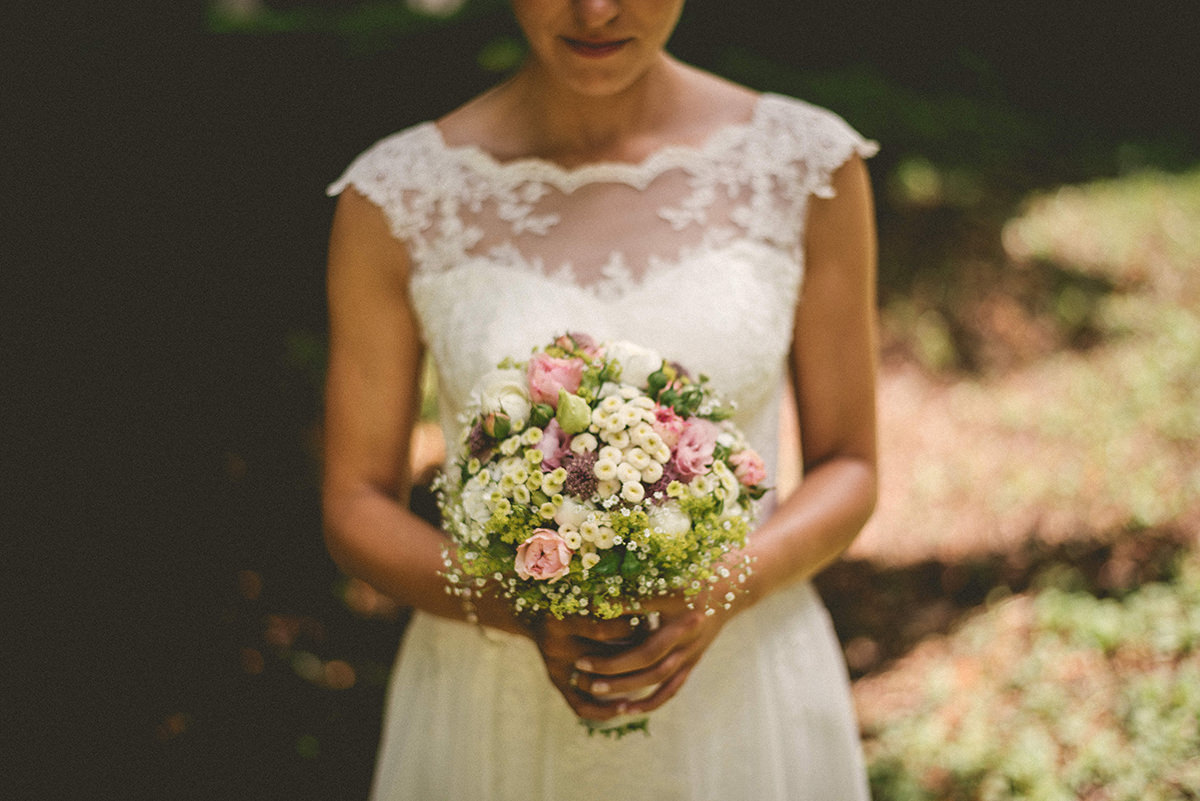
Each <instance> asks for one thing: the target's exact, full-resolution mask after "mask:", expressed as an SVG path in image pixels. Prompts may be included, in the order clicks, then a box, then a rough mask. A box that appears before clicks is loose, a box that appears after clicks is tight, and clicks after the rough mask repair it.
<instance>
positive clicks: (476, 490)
mask: <svg viewBox="0 0 1200 801" xmlns="http://www.w3.org/2000/svg"><path fill="white" fill-rule="evenodd" d="M486 497H487V494H486V491H485V489H484V488H483V487H482V486H480V485H479V484H477V483H476V482H474V481H468V482H467V485H466V486H465V487H463V492H462V506H463V511H464V512H466V513H467V517H469V518H471V519H472V520H474V521H475V522H476V523H480V524H482V523H486V522H487V521H488V520H489V519H490V518H491V516H492V513H491V510H490V509H488V505H487V500H486Z"/></svg>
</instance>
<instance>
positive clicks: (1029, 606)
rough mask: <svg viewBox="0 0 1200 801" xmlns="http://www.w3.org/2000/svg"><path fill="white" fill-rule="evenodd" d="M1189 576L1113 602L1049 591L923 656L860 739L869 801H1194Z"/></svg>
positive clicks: (1197, 687)
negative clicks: (897, 700)
mask: <svg viewBox="0 0 1200 801" xmlns="http://www.w3.org/2000/svg"><path fill="white" fill-rule="evenodd" d="M1198 609H1200V562H1197V560H1196V558H1195V556H1194V555H1193V556H1190V557H1188V558H1186V559H1185V560H1183V561H1182V562H1181V563H1180V566H1179V569H1178V571H1177V573H1176V575H1175V576H1174V577H1173V578H1172V579H1171V580H1170V581H1168V582H1161V583H1152V584H1148V585H1145V586H1143V587H1141V588H1140V589H1138V590H1135V591H1134V592H1132V593H1130V594H1129V595H1127V596H1125V597H1123V598H1121V599H1115V598H1096V597H1093V596H1092V595H1089V594H1087V593H1083V592H1079V591H1069V590H1061V589H1057V588H1054V587H1049V588H1046V589H1044V590H1043V591H1041V592H1040V593H1038V594H1036V595H1034V596H1033V597H1032V598H1030V597H1021V598H1017V599H1014V600H1010V601H1006V602H1003V603H1001V604H999V605H997V606H996V607H994V608H992V609H990V610H989V611H987V612H986V613H984V614H983V615H981V616H979V617H978V618H976V619H975V620H973V621H972V622H971V623H970V624H968V625H967V626H964V627H963V628H962V629H961V630H960V631H959V632H957V633H956V634H955V635H954V637H953V639H952V640H951V641H950V642H949V643H947V644H946V646H945V648H944V650H940V651H939V652H938V653H937V655H936V661H935V663H934V666H933V667H932V668H931V669H930V670H929V671H928V673H927V675H926V676H925V679H924V681H923V682H922V683H921V686H920V687H919V688H918V689H917V692H916V693H915V699H916V700H914V701H913V702H911V703H910V704H908V705H907V706H906V708H905V709H904V710H903V711H902V712H901V713H899V714H896V715H894V716H892V717H888V718H885V719H882V720H876V721H875V723H874V727H873V730H872V731H869V732H868V735H867V747H868V753H869V756H870V775H871V782H872V788H873V791H874V794H875V797H876V798H878V799H880V801H956V800H958V799H961V800H962V801H966V799H979V800H980V801H1001V800H1002V799H1003V800H1004V801H1009V800H1012V801H1016V799H1029V800H1030V801H1032V800H1033V799H1038V801H1053V800H1057V799H1061V800H1062V801H1069V800H1070V799H1081V798H1088V799H1090V798H1096V799H1105V801H1143V800H1144V799H1150V798H1153V799H1162V800H1163V801H1167V800H1168V799H1169V800H1171V801H1184V799H1192V798H1195V797H1196V792H1197V790H1198V789H1200V725H1198V724H1197V718H1196V714H1195V711H1196V709H1198V708H1200V649H1198V646H1200V613H1198V611H1197V610H1198Z"/></svg>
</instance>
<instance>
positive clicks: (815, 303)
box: [577, 156, 877, 712]
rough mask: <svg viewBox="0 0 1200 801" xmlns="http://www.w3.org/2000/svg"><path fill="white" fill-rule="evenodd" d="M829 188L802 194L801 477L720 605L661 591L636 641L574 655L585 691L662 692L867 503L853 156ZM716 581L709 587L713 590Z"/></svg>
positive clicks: (865, 273) (867, 333)
mask: <svg viewBox="0 0 1200 801" xmlns="http://www.w3.org/2000/svg"><path fill="white" fill-rule="evenodd" d="M833 187H834V189H835V192H836V194H835V196H834V197H832V198H829V199H820V198H813V199H812V201H811V207H810V210H809V218H808V223H807V228H806V230H807V241H806V243H805V248H806V250H805V264H806V267H805V280H804V291H803V296H802V298H801V300H800V303H799V305H798V307H797V310H796V315H795V332H794V335H793V343H792V350H791V368H792V376H793V383H794V387H795V392H796V401H797V410H798V412H799V417H800V430H801V431H802V437H801V439H802V443H801V444H802V457H803V466H804V479H803V481H802V482H801V483H800V485H799V486H798V487H797V488H796V490H795V491H794V492H792V493H791V494H790V495H789V496H788V497H787V498H786V499H784V500H783V501H782V502H781V504H780V505H779V506H778V507H777V509H776V511H775V513H774V514H773V515H772V516H771V517H770V519H768V520H767V521H765V522H764V523H763V525H762V526H761V527H760V528H758V529H757V530H756V531H755V532H754V534H753V536H752V538H751V544H750V545H749V546H748V551H749V552H750V555H751V556H752V557H753V559H754V564H753V572H752V574H751V576H750V578H749V580H748V581H747V584H746V586H745V588H744V589H745V592H744V593H742V595H741V596H740V598H739V599H738V600H737V601H735V603H734V604H733V606H732V609H731V610H725V609H724V608H723V607H721V606H718V607H717V613H716V614H712V615H705V614H703V613H702V612H701V611H698V610H689V609H687V607H686V605H685V604H684V603H682V601H681V600H680V599H671V600H670V601H668V602H666V603H664V604H662V605H661V610H662V620H663V625H662V627H661V628H660V629H659V630H658V631H657V632H655V633H654V634H652V635H651V636H649V637H648V638H647V639H646V641H645V643H644V644H642V645H641V646H639V647H637V648H634V649H631V650H629V651H626V652H624V653H622V654H620V655H617V656H614V657H608V658H603V659H593V660H590V661H585V662H584V663H583V664H580V665H578V666H577V667H578V668H579V669H580V670H581V671H583V673H582V675H581V676H580V677H579V678H578V684H579V685H580V686H581V688H582V689H583V690H584V691H585V692H587V691H591V692H593V693H595V692H596V691H595V689H594V688H595V686H596V684H597V683H600V686H601V687H602V688H603V689H604V690H606V691H608V692H612V693H621V694H625V693H631V692H636V690H638V689H639V688H641V687H646V686H652V685H661V686H660V688H659V689H658V691H657V692H656V693H655V694H654V695H653V696H651V697H650V698H649V699H648V700H646V701H642V702H638V703H631V704H629V705H628V710H629V711H630V712H640V711H648V710H650V709H654V708H655V707H657V706H660V705H662V704H663V703H665V702H666V701H667V700H668V699H669V698H670V697H671V696H673V695H674V694H675V693H676V692H677V691H678V690H679V688H680V687H681V686H682V685H683V683H684V681H685V680H686V678H687V676H688V674H689V673H690V671H691V669H692V668H693V667H694V666H695V664H696V662H697V661H698V660H699V658H700V656H701V655H702V654H703V652H704V650H705V649H706V648H707V647H708V645H709V643H711V642H712V640H713V638H714V637H715V636H716V635H717V632H718V631H719V630H720V628H721V626H722V625H723V624H724V622H725V621H726V620H727V619H728V618H729V617H730V616H731V615H733V614H736V613H737V612H738V611H739V610H740V609H744V608H746V607H747V606H749V605H752V604H754V603H756V602H757V601H759V600H761V599H762V598H765V597H767V596H769V595H771V594H772V593H774V592H775V591H777V590H779V589H781V588H782V587H785V586H787V585H789V584H792V583H794V582H796V581H798V580H802V579H805V578H808V577H810V576H812V575H814V574H815V573H817V572H819V571H820V570H821V569H822V568H823V567H825V566H826V565H827V564H829V563H830V562H831V561H833V560H834V559H836V558H837V556H838V555H839V554H841V553H842V551H844V550H845V549H846V548H847V547H848V546H849V545H850V543H851V542H852V541H853V540H854V538H855V536H857V534H858V533H859V531H860V530H861V529H862V527H863V525H864V524H865V523H866V521H867V519H868V518H869V517H870V515H871V513H872V511H873V510H874V507H875V498H876V444H875V439H876V433H875V429H876V422H875V372H876V350H877V334H876V326H875V314H876V312H875V269H876V246H875V227H874V210H873V206H872V200H871V191H870V183H869V181H868V178H867V172H866V167H865V166H864V164H863V162H862V160H861V159H860V158H858V157H857V156H855V157H853V158H852V159H851V160H850V161H849V162H847V163H846V164H845V165H843V166H842V167H841V168H840V169H839V170H838V171H837V172H836V173H835V174H834V176H833ZM725 591H726V588H724V587H720V588H717V591H716V592H717V596H718V597H720V595H722V594H723V593H724V592H725ZM605 685H607V686H605ZM596 694H597V695H601V696H603V695H605V693H596Z"/></svg>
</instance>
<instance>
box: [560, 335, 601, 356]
mask: <svg viewBox="0 0 1200 801" xmlns="http://www.w3.org/2000/svg"><path fill="white" fill-rule="evenodd" d="M554 344H555V345H558V346H559V347H560V348H562V349H563V350H565V351H574V350H580V351H583V352H584V353H586V354H587V355H588V356H590V357H592V358H595V357H596V356H599V355H600V345H599V343H597V342H596V340H595V339H593V338H592V337H590V336H588V335H587V334H581V333H579V332H578V331H568V332H567V333H565V334H563V335H562V336H560V337H559V338H558V339H556V340H554Z"/></svg>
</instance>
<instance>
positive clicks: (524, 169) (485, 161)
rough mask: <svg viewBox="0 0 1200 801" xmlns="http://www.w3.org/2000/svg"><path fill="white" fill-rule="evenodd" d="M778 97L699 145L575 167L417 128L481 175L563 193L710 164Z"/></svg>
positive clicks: (642, 182)
mask: <svg viewBox="0 0 1200 801" xmlns="http://www.w3.org/2000/svg"><path fill="white" fill-rule="evenodd" d="M779 99H780V98H779V97H778V96H776V95H774V94H772V93H769V92H766V93H762V94H760V95H759V96H758V98H757V99H756V100H755V103H754V108H753V110H752V111H751V114H750V118H749V119H747V120H744V121H741V122H730V123H726V124H724V125H722V126H720V127H718V128H717V129H716V130H715V131H714V132H713V133H711V134H710V135H709V136H708V138H707V139H705V140H704V141H703V142H702V143H699V144H667V145H663V146H661V147H659V148H658V149H657V150H654V151H653V152H651V153H650V154H649V155H648V156H646V157H645V158H644V159H642V160H641V161H636V162H626V161H596V162H590V163H587V164H580V165H576V166H574V167H566V166H563V165H561V164H559V163H557V162H554V161H551V160H549V159H545V158H542V157H540V156H521V157H519V158H515V159H512V160H510V161H501V160H500V159H498V158H496V156H494V155H493V154H492V153H490V152H488V151H487V150H484V149H483V148H482V147H480V146H479V145H475V144H462V145H451V144H449V143H447V142H446V139H445V137H444V136H443V135H442V131H441V129H440V128H438V127H437V124H436V123H435V122H434V121H432V120H430V121H428V122H425V123H422V124H421V125H420V126H418V127H419V128H420V129H422V131H423V133H424V135H425V137H426V138H427V139H428V141H429V142H430V144H431V146H432V147H433V148H434V149H436V150H437V151H440V152H441V153H443V154H445V155H446V156H447V157H449V158H452V159H456V160H458V161H459V162H460V163H462V164H463V165H464V166H467V167H469V168H470V169H472V170H474V171H475V172H478V173H480V174H483V175H489V176H493V177H496V178H502V179H505V178H506V179H509V180H530V179H532V180H536V181H541V182H543V183H549V184H553V185H555V186H557V187H559V188H560V189H562V190H563V191H566V192H570V191H572V190H574V189H576V188H578V187H580V186H583V185H585V184H589V183H626V184H629V185H631V186H633V187H636V188H638V189H645V188H646V186H648V185H649V184H650V182H651V181H652V180H653V179H654V178H655V177H657V176H658V175H660V174H662V173H663V172H666V171H667V170H670V169H675V168H680V167H688V166H692V165H696V164H705V163H711V161H712V159H713V157H714V156H716V155H717V154H720V153H721V152H723V151H726V150H728V149H729V148H731V147H733V146H735V145H737V144H739V143H740V142H742V141H743V140H744V139H745V138H746V136H747V135H748V134H749V133H751V132H752V131H754V130H755V129H756V128H758V127H759V126H760V125H761V123H762V121H763V119H764V117H765V116H766V110H767V109H768V108H769V106H770V105H771V104H772V103H775V102H776V101H777V100H779Z"/></svg>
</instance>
